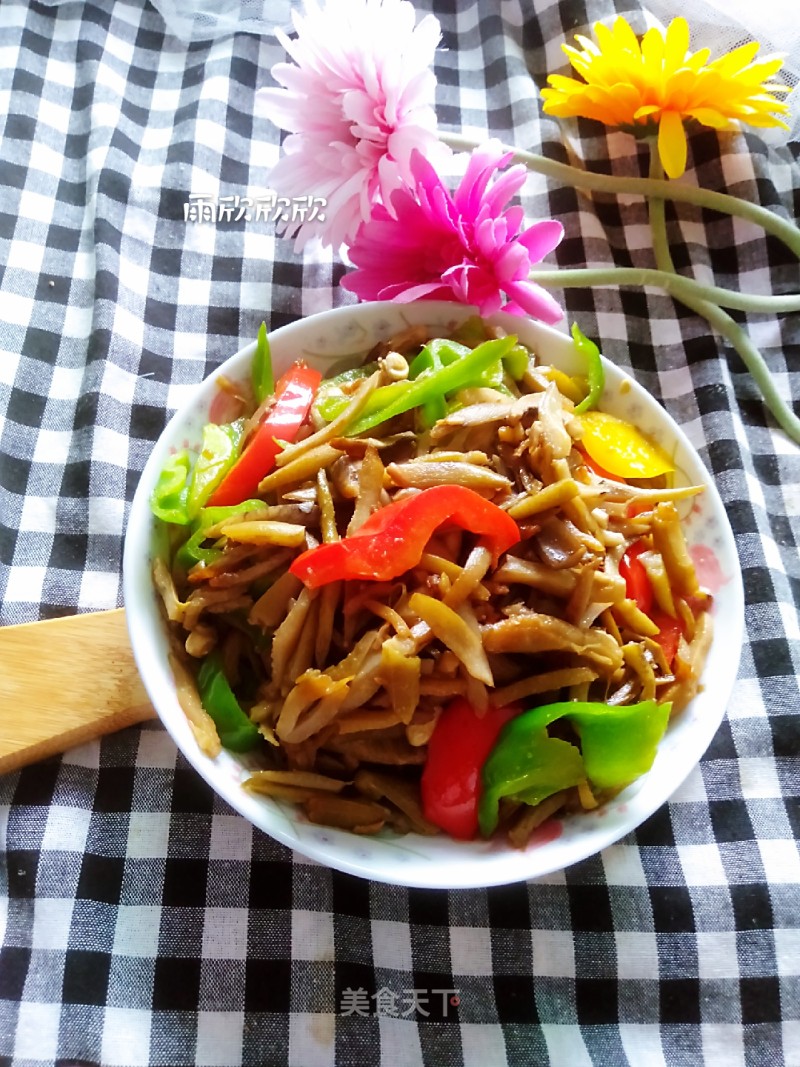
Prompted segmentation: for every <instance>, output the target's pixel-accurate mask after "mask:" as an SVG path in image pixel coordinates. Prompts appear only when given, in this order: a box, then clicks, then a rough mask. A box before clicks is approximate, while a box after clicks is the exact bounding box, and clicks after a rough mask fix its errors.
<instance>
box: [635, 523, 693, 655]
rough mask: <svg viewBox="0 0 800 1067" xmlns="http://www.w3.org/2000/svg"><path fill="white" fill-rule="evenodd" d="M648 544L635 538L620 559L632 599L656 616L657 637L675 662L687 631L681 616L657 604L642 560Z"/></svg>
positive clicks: (650, 614)
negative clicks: (662, 608)
mask: <svg viewBox="0 0 800 1067" xmlns="http://www.w3.org/2000/svg"><path fill="white" fill-rule="evenodd" d="M644 551H645V546H644V545H643V544H642V543H641V541H635V542H634V543H633V544H632V545H631V546H630V547H629V548H628V549H627V550H626V552H625V555H624V556H623V557H622V559H621V560H620V561H619V573H620V575H621V576H622V577H623V578H624V579H625V589H626V592H627V594H628V598H629V599H630V600H635V601H636V606H637V607H638V608H639V610H640V611H643V612H644V614H645V615H647V617H648V618H650V619H652V620H653V622H654V623H655V624H656V626H657V627H658V633H657V634H656V635H655V636H654V637H653V640H654V641H657V642H658V644H659V645H661V648H662V649H663V650H664V658H665V659H666V661H667V663H668V664H670V665H671V664H672V661H673V660H674V659H675V653H676V652H677V651H678V643H679V642H680V639H681V635H682V634H683V624H682V623H681V621H680V619H676V618H675V617H674V616H673V615H669V614H668V613H667V612H666V611H662V610H661V608H659V607H656V606H655V597H654V595H653V587H652V585H651V584H650V579H649V578H648V577H647V571H646V570H645V566H644V564H643V563H642V561H641V560H640V559H639V556H641V554H642V552H644Z"/></svg>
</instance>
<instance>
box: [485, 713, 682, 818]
mask: <svg viewBox="0 0 800 1067" xmlns="http://www.w3.org/2000/svg"><path fill="white" fill-rule="evenodd" d="M671 706H672V705H671V704H670V703H669V702H666V703H663V704H658V703H657V702H656V701H655V700H643V701H640V702H639V703H638V704H628V705H623V706H617V705H611V704H603V703H600V702H597V701H561V702H559V703H555V704H546V705H543V706H542V707H538V708H531V709H530V710H529V711H524V712H522V714H520V715H518V716H517V717H516V718H514V719H512V720H511V721H510V722H508V723H507V724H506V725H505V726H504V727H503V730H502V731H501V733H500V736H499V737H498V740H497V743H496V745H495V746H494V748H493V749H492V751H491V753H490V754H489V758H488V759H487V760H486V762H485V763H484V765H483V770H482V772H481V779H482V783H483V792H482V795H481V800H480V804H479V807H478V822H479V825H480V829H481V833H482V834H483V835H484V836H485V837H489V836H490V835H491V834H492V833H493V832H494V830H495V829H496V828H497V822H498V815H499V804H500V799H501V798H502V797H512V798H514V799H516V800H521V801H523V802H524V803H526V804H538V803H540V802H541V801H542V800H546V799H547V797H549V796H552V795H553V793H558V792H559V791H560V790H562V789H568V788H570V787H571V786H574V785H578V784H579V783H580V782H582V781H588V782H590V783H591V784H592V785H593V786H596V787H597V788H599V789H622V788H623V787H624V786H626V785H629V784H630V783H631V782H633V781H635V780H636V779H637V778H639V777H640V776H641V775H643V774H645V773H646V772H647V771H649V770H650V768H651V767H652V765H653V760H654V759H655V755H656V750H657V748H658V745H659V742H660V741H661V738H662V737H663V736H664V732H665V731H666V728H667V723H668V722H669V713H670V709H671ZM561 718H568V719H570V720H571V722H572V724H573V725H574V727H575V730H576V732H577V734H578V737H579V738H580V749H579V748H578V747H577V745H573V744H571V743H570V742H569V741H562V740H560V739H559V738H555V737H550V736H549V735H548V733H547V727H548V726H549V725H550V723H552V722H555V721H556V720H557V719H561Z"/></svg>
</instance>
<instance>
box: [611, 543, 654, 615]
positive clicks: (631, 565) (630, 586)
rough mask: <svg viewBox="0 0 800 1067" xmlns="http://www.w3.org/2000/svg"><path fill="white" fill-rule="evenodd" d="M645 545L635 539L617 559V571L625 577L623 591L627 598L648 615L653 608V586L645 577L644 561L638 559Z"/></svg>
mask: <svg viewBox="0 0 800 1067" xmlns="http://www.w3.org/2000/svg"><path fill="white" fill-rule="evenodd" d="M644 551H645V546H644V545H643V544H642V542H641V541H635V542H634V543H633V544H632V545H631V546H630V547H629V548H628V549H627V550H626V552H625V555H624V556H623V557H622V559H621V560H620V561H619V573H620V575H621V577H623V578H624V579H625V591H626V592H627V594H628V599H629V600H635V601H636V606H637V607H638V609H639V611H643V612H644V613H645V615H650V613H651V611H652V608H653V587H652V585H651V584H650V579H649V578H648V577H647V571H646V570H645V566H644V563H642V561H641V560H640V559H639V556H641V554H642V552H644Z"/></svg>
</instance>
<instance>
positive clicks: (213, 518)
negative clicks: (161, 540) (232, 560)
mask: <svg viewBox="0 0 800 1067" xmlns="http://www.w3.org/2000/svg"><path fill="white" fill-rule="evenodd" d="M263 507H264V501H263V500H243V501H242V503H241V504H232V505H229V506H228V505H226V506H224V507H214V508H201V509H200V511H199V513H198V514H197V516H196V517H195V519H194V520H193V522H192V526H191V532H190V534H189V537H188V538H187V539H186V540H185V541H184V542H183V544H182V545H181V547H180V548H179V549H178V551H177V553H176V554H175V563H176V564H177V566H178V567H180V568H182V569H183V570H186V571H188V570H191V568H192V567H193V566H194V565H195V563H204V564H205V565H206V566H208V564H209V563H213V562H214V560H215V559H218V558H219V557H220V556H221V555H222V549H220V548H214V547H211V548H203V547H202V545H203V542H204V541H205V540H207V538H208V534H207V532H206V531H207V530H210V529H211V527H212V526H216V524H217V523H218V522H222V520H223V519H227V518H229V517H230V516H232V515H237V514H240V513H241V512H245V511H255V510H256V509H257V508H263Z"/></svg>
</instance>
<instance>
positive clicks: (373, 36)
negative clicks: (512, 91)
mask: <svg viewBox="0 0 800 1067" xmlns="http://www.w3.org/2000/svg"><path fill="white" fill-rule="evenodd" d="M292 20H293V22H294V27H295V30H296V31H297V38H296V39H295V40H290V39H289V38H288V37H287V36H286V35H285V34H284V33H282V32H281V31H280V30H276V31H275V33H276V36H277V37H278V39H279V40H280V42H281V43H282V44H283V46H284V48H285V49H286V51H287V52H288V53H289V56H290V57H291V59H293V60H294V62H293V63H277V64H276V65H275V66H274V67H273V68H272V75H273V77H274V78H275V80H276V81H277V82H278V84H279V85H281V86H282V88H280V89H276V88H264V89H260V90H259V91H258V94H257V98H258V101H259V105H260V107H261V108H262V111H263V113H264V115H265V116H266V117H267V118H269V119H270V120H271V121H272V122H274V123H275V124H276V125H277V126H280V127H281V129H284V130H288V131H289V136H288V137H287V138H286V139H285V141H284V143H283V154H282V156H281V158H280V160H279V161H278V163H277V164H276V166H275V167H274V168H273V169H272V172H271V174H270V182H271V184H272V186H273V187H274V188H275V190H276V191H277V193H278V195H279V196H281V197H289V198H294V197H305V196H309V195H313V196H315V197H324V198H325V199H326V200H327V206H326V208H325V222H324V223H323V222H319V221H314V222H306V223H304V224H303V225H298V224H295V225H294V226H292V225H291V224H290V225H289V227H288V229H287V231H286V232H287V233H288V234H289V235H294V234H295V233H296V235H297V240H296V242H295V250H296V251H299V250H300V249H302V247H303V246H304V245H305V244H306V243H307V242H308V241H309V240H310V239H311V238H313V237H319V238H320V239H321V240H322V242H323V244H325V245H333V246H334V248H336V247H338V246H339V245H340V244H343V243H344V244H350V242H351V241H352V240H353V238H354V237H355V235H356V231H357V230H358V227H359V225H360V224H361V223H362V221H364V220H365V219H367V218H369V214H370V211H371V210H372V206H373V204H375V203H377V202H378V201H382V202H383V203H384V204H385V203H388V199H389V196H390V194H391V192H392V191H393V190H394V189H396V188H398V187H399V186H400V185H401V184H402V183H403V182H410V181H411V180H412V179H411V171H410V160H411V153H412V151H414V149H420V150H421V151H422V152H423V153H424V154H425V155H427V156H428V157H429V158H433V159H437V158H442V157H444V156H446V154H447V150H446V149H445V147H444V146H443V145H442V144H441V142H440V141H439V139H438V138H437V136H436V112H435V111H434V107H433V103H434V96H435V92H436V78H435V76H434V74H433V71H432V70H431V64H432V63H433V55H434V52H435V50H436V46H437V44H438V43H439V40H440V38H441V27H440V25H439V21H438V19H436V18H435V17H434V16H433V15H426V16H425V17H424V18H423V19H421V20H420V22H419V23H416V13H415V11H414V8H413V6H412V4H411V3H409V2H408V0H327V2H326V3H325V4H324V6H319V5H318V4H317V3H316V2H315V0H306V2H305V14H304V15H300V14H298V12H296V11H293V12H292Z"/></svg>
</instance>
